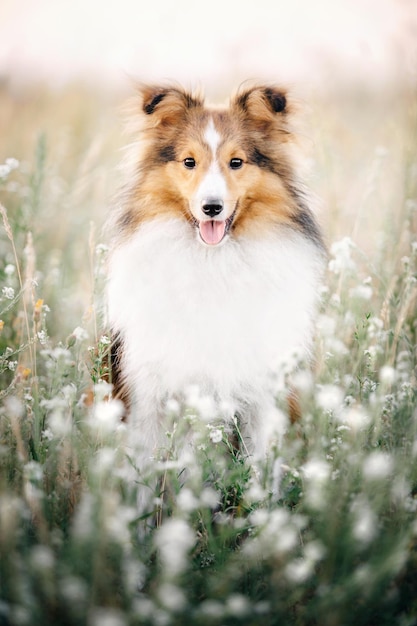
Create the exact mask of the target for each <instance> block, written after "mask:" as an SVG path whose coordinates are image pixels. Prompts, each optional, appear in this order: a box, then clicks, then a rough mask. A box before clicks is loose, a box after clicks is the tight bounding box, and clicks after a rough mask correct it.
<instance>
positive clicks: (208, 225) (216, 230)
mask: <svg viewBox="0 0 417 626" xmlns="http://www.w3.org/2000/svg"><path fill="white" fill-rule="evenodd" d="M225 229H226V222H218V221H217V220H216V221H215V220H211V221H207V222H205V221H204V222H200V235H201V238H202V240H203V241H204V242H205V243H209V244H212V245H214V244H216V243H220V242H221V240H222V239H223V237H224V231H225Z"/></svg>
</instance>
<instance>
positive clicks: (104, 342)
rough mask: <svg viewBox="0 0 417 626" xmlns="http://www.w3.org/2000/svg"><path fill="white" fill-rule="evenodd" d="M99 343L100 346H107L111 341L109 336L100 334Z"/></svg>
mask: <svg viewBox="0 0 417 626" xmlns="http://www.w3.org/2000/svg"><path fill="white" fill-rule="evenodd" d="M99 343H100V345H102V346H109V345H110V344H111V341H110V339H109V337H107V335H102V336H101V337H100V341H99Z"/></svg>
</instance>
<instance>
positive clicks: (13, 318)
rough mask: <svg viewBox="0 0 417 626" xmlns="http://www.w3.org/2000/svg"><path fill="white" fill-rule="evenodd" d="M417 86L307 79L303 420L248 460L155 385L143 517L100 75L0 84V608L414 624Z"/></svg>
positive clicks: (110, 137) (302, 625) (146, 618)
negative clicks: (314, 273) (182, 460)
mask: <svg viewBox="0 0 417 626" xmlns="http://www.w3.org/2000/svg"><path fill="white" fill-rule="evenodd" d="M416 96H417V94H416V93H415V92H414V91H412V90H411V89H410V87H406V86H398V85H396V86H392V87H390V86H385V87H383V88H382V87H380V88H379V90H375V91H371V90H368V89H366V88H365V87H364V86H355V87H354V86H350V87H349V88H347V87H346V86H345V87H344V88H342V87H340V88H339V89H337V90H336V89H335V91H334V92H333V93H331V92H329V93H320V94H318V93H317V94H312V95H311V98H310V99H309V106H308V108H307V112H306V116H307V125H306V127H307V129H308V135H309V139H310V144H311V151H310V152H311V156H310V158H311V179H310V186H311V187H312V188H313V190H314V191H315V192H316V193H317V195H318V196H319V197H320V198H321V200H322V202H321V208H320V219H321V221H322V223H323V225H324V229H325V232H326V238H327V241H328V245H329V264H328V272H327V277H326V278H327V280H326V286H325V288H324V289H323V293H322V307H321V312H320V317H319V320H318V329H317V340H316V349H317V355H316V362H315V364H314V367H313V370H312V371H311V369H310V368H309V367H308V366H307V365H306V364H304V363H298V364H297V367H293V368H292V370H293V371H291V372H290V371H289V372H288V375H289V376H291V380H292V381H293V382H294V383H295V385H296V387H297V389H298V391H299V394H300V403H301V407H302V415H303V416H302V419H301V421H300V422H299V423H297V424H295V425H293V426H291V427H290V429H289V430H288V433H287V435H286V437H285V439H284V441H283V443H282V446H281V448H280V449H277V450H275V451H274V452H273V453H272V454H271V458H270V459H269V461H268V464H267V465H265V466H264V467H260V468H258V469H257V471H254V470H253V469H251V468H250V466H249V464H248V463H247V462H246V461H245V458H244V457H243V456H242V455H240V454H238V453H236V452H235V451H234V450H233V449H230V446H229V444H228V442H227V437H226V434H225V433H224V432H223V429H222V428H221V426H219V425H218V424H215V423H210V420H208V421H207V420H206V421H202V420H200V419H199V415H198V409H199V403H198V402H196V406H188V407H182V408H181V409H180V408H179V407H172V410H173V421H172V430H171V432H170V433H169V436H168V440H169V442H170V445H169V449H168V450H167V451H166V455H165V458H166V460H165V461H164V462H156V463H155V468H154V474H155V476H156V477H157V478H158V490H157V492H156V493H155V494H154V496H155V498H154V503H155V515H154V516H153V517H152V519H153V520H156V524H154V525H151V524H150V523H149V521H150V520H149V519H139V515H138V510H137V507H136V497H137V496H136V492H137V490H138V489H149V486H147V485H145V484H143V477H141V476H140V475H137V476H136V480H135V481H133V482H132V480H131V478H128V477H129V476H131V475H132V468H129V467H127V465H128V464H129V461H128V460H126V455H125V453H124V445H125V438H126V431H125V428H124V426H123V425H122V424H120V423H119V421H118V419H117V415H118V412H117V406H115V405H113V404H112V403H111V402H110V403H108V402H106V401H105V397H106V395H107V393H108V386H107V383H106V382H105V381H104V380H103V379H104V378H105V374H106V372H105V367H103V359H102V356H103V355H104V354H106V350H107V348H108V339H107V337H106V335H105V329H104V328H103V325H102V324H103V322H102V319H101V314H100V310H101V294H102V287H103V281H104V274H105V260H106V251H107V247H106V244H107V241H106V236H107V235H106V233H105V232H103V231H102V229H101V226H102V224H103V221H104V219H105V217H106V214H107V210H108V207H109V205H110V204H111V201H112V194H113V193H114V192H115V190H116V188H117V185H118V183H119V178H120V172H119V171H118V169H117V164H118V162H119V161H120V157H121V155H120V148H121V146H122V145H123V142H124V138H123V137H122V133H121V123H120V119H119V113H118V108H117V105H118V101H117V97H113V99H112V98H110V97H108V96H106V95H105V94H99V93H93V92H91V91H89V90H88V89H87V88H85V87H83V86H79V85H78V86H72V87H68V88H66V89H63V90H61V91H56V92H48V91H47V90H44V89H42V88H33V89H32V90H31V91H24V90H16V89H14V90H12V89H9V88H8V87H7V85H6V84H5V85H3V86H0V137H1V143H0V203H1V204H0V213H1V216H0V218H1V219H0V282H1V284H0V626H39V625H42V626H55V625H56V626H58V625H59V626H83V625H85V626H135V625H138V626H139V625H142V624H143V625H145V626H170V625H178V626H180V625H181V626H183V625H185V624H195V625H197V626H199V625H202V626H228V625H235V624H236V625H238V624H242V625H243V624H244V625H245V626H257V625H259V624H263V626H273V625H277V626H278V625H280V626H281V625H285V626H287V625H288V626H290V625H291V626H293V625H294V626H316V625H317V626H350V625H352V626H353V625H355V626H412V625H414V624H417V516H416V512H417V348H416V343H417V152H416V146H417V97H416ZM277 402H278V403H280V402H281V400H280V398H279V397H278V398H277ZM184 429H187V430H188V429H193V430H195V431H196V439H197V445H196V446H195V450H194V454H193V455H191V456H190V458H189V459H188V461H187V468H188V478H187V480H184V477H183V472H182V470H183V468H182V466H181V465H180V464H178V462H177V458H176V442H177V441H178V439H179V438H181V436H182V432H183V431H184Z"/></svg>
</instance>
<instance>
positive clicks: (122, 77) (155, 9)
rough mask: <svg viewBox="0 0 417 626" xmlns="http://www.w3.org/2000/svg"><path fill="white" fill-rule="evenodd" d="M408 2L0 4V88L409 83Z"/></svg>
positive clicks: (412, 8) (412, 63)
mask: <svg viewBox="0 0 417 626" xmlns="http://www.w3.org/2000/svg"><path fill="white" fill-rule="evenodd" d="M416 67H417V0H291V1H289V0H285V1H284V0H276V1H274V0H240V1H238V0H205V1H204V2H201V1H200V0H194V1H193V2H191V0H158V1H157V2H155V1H154V2H152V0H147V1H146V2H144V1H143V0H0V78H1V77H8V78H11V79H12V80H14V81H17V82H19V81H20V82H22V81H23V82H24V81H40V80H46V81H48V82H49V83H50V84H51V85H52V86H57V87H59V86H60V85H62V84H63V83H66V82H67V81H69V80H72V79H73V78H79V77H82V78H84V79H86V80H87V81H91V82H93V83H94V82H99V83H105V84H108V85H114V86H116V85H117V86H119V85H121V84H123V83H127V82H128V77H129V76H132V77H135V78H139V79H142V80H154V81H160V80H167V79H168V80H178V81H180V82H184V83H186V84H191V85H196V84H203V85H206V86H209V88H211V89H212V90H213V91H215V90H216V88H220V87H221V86H222V85H223V84H226V83H228V82H230V81H233V82H234V83H235V82H236V81H241V80H244V79H246V78H249V79H256V78H262V79H267V80H279V81H296V82H303V83H305V84H311V83H316V84H319V83H320V81H322V80H324V81H327V82H329V81H330V82H332V81H338V80H344V79H350V78H352V77H354V78H359V79H361V80H365V81H368V82H369V81H370V82H375V83H378V81H384V80H390V79H391V78H393V77H397V78H398V77H401V78H403V77H404V78H406V79H407V80H410V79H412V80H415V78H416V75H417V72H416Z"/></svg>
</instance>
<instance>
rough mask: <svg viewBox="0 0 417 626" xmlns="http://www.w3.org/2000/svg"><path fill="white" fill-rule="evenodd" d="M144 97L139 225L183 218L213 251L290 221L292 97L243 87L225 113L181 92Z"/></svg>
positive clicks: (150, 92)
mask: <svg viewBox="0 0 417 626" xmlns="http://www.w3.org/2000/svg"><path fill="white" fill-rule="evenodd" d="M138 89H139V97H140V100H139V119H140V131H141V141H142V149H141V152H140V159H139V165H138V171H139V179H138V183H137V185H136V188H135V190H134V195H135V198H136V200H137V202H135V203H134V205H135V206H137V207H138V209H137V210H138V215H139V214H140V219H146V217H148V218H152V217H157V216H161V215H173V214H175V215H178V214H179V213H180V214H181V215H182V216H184V218H186V219H188V221H189V223H190V226H191V227H193V228H195V229H196V232H197V235H198V237H199V240H200V241H201V242H202V243H203V244H205V245H208V246H216V245H219V244H221V243H223V242H225V241H226V240H227V238H228V236H232V235H236V236H239V235H241V234H244V233H247V232H249V231H252V232H254V231H255V230H257V231H260V230H261V229H262V228H263V229H264V228H267V227H271V224H275V223H277V222H279V223H282V222H284V223H289V222H290V221H291V219H292V216H293V214H294V213H295V212H296V199H295V197H294V193H293V187H294V185H293V165H292V156H291V150H290V146H291V144H292V139H293V134H292V132H291V130H290V121H289V120H290V119H291V113H292V109H293V105H292V104H291V103H290V102H289V100H288V94H287V92H286V90H285V89H283V88H280V87H277V86H271V85H255V86H250V87H243V88H241V89H240V90H239V91H238V92H237V93H236V94H235V95H234V96H233V97H232V98H231V100H230V102H229V105H228V106H225V107H218V108H215V107H211V106H206V105H205V102H204V99H203V98H202V97H201V96H200V95H199V94H198V93H193V92H189V91H186V90H184V89H182V88H180V87H177V86H162V87H161V86H155V85H140V86H139V88H138ZM137 116H138V107H137V101H136V117H137Z"/></svg>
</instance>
